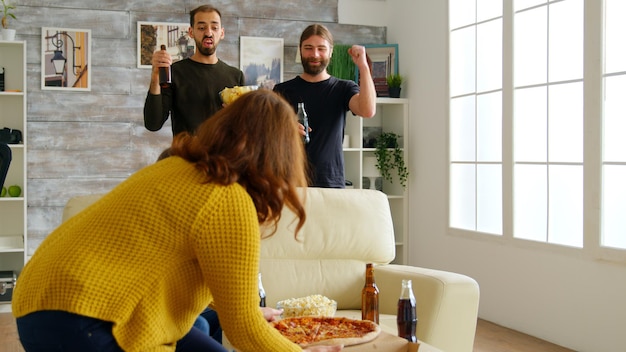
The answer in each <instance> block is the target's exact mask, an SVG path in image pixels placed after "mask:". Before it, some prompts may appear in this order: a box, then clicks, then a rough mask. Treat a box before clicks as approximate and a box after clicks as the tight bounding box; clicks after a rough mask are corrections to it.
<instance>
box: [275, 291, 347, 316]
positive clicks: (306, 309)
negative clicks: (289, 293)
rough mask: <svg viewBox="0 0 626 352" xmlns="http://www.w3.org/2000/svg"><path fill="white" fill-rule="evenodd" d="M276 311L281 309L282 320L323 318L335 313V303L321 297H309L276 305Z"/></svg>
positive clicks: (286, 300)
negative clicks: (311, 317)
mask: <svg viewBox="0 0 626 352" xmlns="http://www.w3.org/2000/svg"><path fill="white" fill-rule="evenodd" d="M276 309H282V310H283V314H281V317H282V318H292V317H303V316H323V317H332V316H334V315H335V312H336V311H337V301H335V300H332V299H330V298H328V297H326V296H322V295H310V296H306V297H300V298H290V299H285V300H282V301H279V302H278V303H276Z"/></svg>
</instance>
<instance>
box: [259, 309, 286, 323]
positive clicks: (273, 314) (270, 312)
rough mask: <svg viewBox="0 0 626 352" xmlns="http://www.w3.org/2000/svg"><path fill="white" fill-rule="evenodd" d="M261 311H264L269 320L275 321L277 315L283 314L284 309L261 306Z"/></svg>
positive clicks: (266, 318)
mask: <svg viewBox="0 0 626 352" xmlns="http://www.w3.org/2000/svg"><path fill="white" fill-rule="evenodd" d="M261 312H263V317H264V318H265V320H267V321H268V322H272V321H275V320H276V317H277V316H279V315H281V314H283V310H282V309H274V308H270V307H261Z"/></svg>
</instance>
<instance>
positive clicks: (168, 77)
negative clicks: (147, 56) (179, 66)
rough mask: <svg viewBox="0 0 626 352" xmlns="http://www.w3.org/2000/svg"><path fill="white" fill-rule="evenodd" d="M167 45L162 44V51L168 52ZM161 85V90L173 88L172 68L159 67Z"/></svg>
mask: <svg viewBox="0 0 626 352" xmlns="http://www.w3.org/2000/svg"><path fill="white" fill-rule="evenodd" d="M166 49H167V48H166V47H165V45H163V44H161V50H166ZM159 85H161V88H169V87H171V86H172V67H171V66H168V67H159Z"/></svg>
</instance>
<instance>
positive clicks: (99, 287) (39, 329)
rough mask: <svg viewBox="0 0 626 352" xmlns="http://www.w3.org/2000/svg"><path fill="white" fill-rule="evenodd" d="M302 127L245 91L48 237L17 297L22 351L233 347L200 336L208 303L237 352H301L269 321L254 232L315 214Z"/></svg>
mask: <svg viewBox="0 0 626 352" xmlns="http://www.w3.org/2000/svg"><path fill="white" fill-rule="evenodd" d="M296 121H297V119H296V116H295V115H294V112H293V109H292V108H291V106H290V105H289V104H288V103H287V102H286V101H284V100H283V99H282V98H281V97H279V96H278V95H277V94H275V93H273V92H271V91H269V90H259V91H255V92H251V93H247V94H245V95H243V96H241V97H240V98H239V99H237V100H236V101H235V102H234V103H232V104H230V105H229V106H227V107H226V108H224V109H222V110H220V111H219V112H218V113H217V114H215V115H214V116H213V117H211V118H210V119H208V120H206V121H205V122H204V123H203V124H202V125H201V126H200V127H199V128H198V130H197V131H196V134H195V135H194V136H191V135H189V134H186V133H183V134H180V135H177V136H176V137H175V139H174V141H173V143H172V148H171V155H172V156H171V157H168V158H166V159H164V160H161V161H159V162H157V163H155V164H153V165H150V166H148V167H146V168H144V169H142V170H139V171H138V172H137V173H135V174H133V175H132V176H130V177H129V178H128V179H127V180H125V181H124V182H122V183H121V184H120V185H118V186H117V187H116V188H114V189H113V190H112V191H111V192H109V193H108V194H107V195H105V196H103V197H102V198H101V199H100V200H99V201H97V202H96V203H94V204H93V205H91V206H90V207H88V208H87V209H85V210H84V211H82V212H81V213H79V214H77V215H76V216H74V217H72V218H71V219H69V220H68V221H66V222H65V223H63V224H62V225H61V226H59V227H58V228H57V229H56V230H55V231H53V232H52V233H51V234H50V235H49V236H48V237H47V238H46V239H45V240H44V241H43V242H42V243H41V245H40V246H39V248H38V249H37V250H36V252H35V253H34V255H33V257H32V259H31V260H30V261H29V262H28V264H27V265H26V266H25V267H24V270H23V271H22V273H21V274H20V276H19V278H18V281H17V285H16V288H15V293H14V296H13V313H14V315H15V317H16V318H17V326H18V332H19V335H20V340H21V342H22V344H23V346H24V348H25V350H26V351H27V352H31V351H44V350H45V351H49V350H50V349H49V348H50V346H57V349H55V351H81V352H82V351H192V350H195V351H200V350H201V351H225V350H224V348H223V347H222V346H221V345H219V344H217V343H216V342H215V341H214V340H212V339H211V337H209V336H207V335H206V334H204V333H201V332H200V331H199V330H197V329H196V328H192V325H193V323H194V320H195V319H196V317H198V315H199V314H200V312H202V310H203V309H204V308H205V307H206V306H207V305H210V306H211V307H212V308H214V309H215V310H216V311H217V313H218V314H219V317H220V322H221V324H222V328H223V329H224V331H225V332H226V333H227V334H228V338H229V340H230V341H231V343H232V344H233V345H234V346H235V347H236V348H237V349H239V350H241V351H255V352H263V351H280V352H285V351H299V350H301V349H300V347H298V346H297V345H295V344H293V343H291V342H290V341H288V340H287V339H285V338H284V337H282V336H281V335H280V334H279V333H278V331H276V330H275V329H273V328H271V327H270V326H269V324H268V323H267V321H266V319H265V318H264V316H263V314H262V312H261V310H260V309H259V306H258V303H259V297H258V291H257V274H258V269H259V250H260V241H261V235H260V230H259V224H266V223H269V224H270V225H271V224H275V222H276V221H278V218H279V217H280V213H281V210H282V208H283V206H287V207H289V208H290V209H291V210H293V211H294V212H295V213H296V214H297V215H298V218H299V221H298V224H297V230H299V229H300V228H301V227H302V225H303V223H304V221H305V219H306V214H305V212H304V208H303V206H302V200H301V199H300V195H301V193H300V192H299V191H298V187H304V186H305V185H306V184H307V182H306V177H305V169H304V165H305V162H304V159H303V158H304V151H303V146H302V140H301V137H300V135H299V134H298V132H297V131H298V124H297V122H296ZM296 233H297V232H296ZM294 236H295V234H294ZM294 240H295V239H294ZM340 349H341V347H316V348H311V349H310V351H338V350H340Z"/></svg>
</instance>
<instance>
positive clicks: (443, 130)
mask: <svg viewBox="0 0 626 352" xmlns="http://www.w3.org/2000/svg"><path fill="white" fill-rule="evenodd" d="M343 1H346V0H343ZM362 1H365V2H367V1H366V0H361V1H359V0H352V2H355V3H361V2H362ZM341 3H342V0H340V4H341ZM385 3H386V7H387V9H386V11H384V12H379V13H377V14H376V13H374V14H371V17H374V18H375V19H376V20H380V14H381V13H384V14H385V16H386V19H385V23H386V25H387V27H388V33H387V35H388V38H387V41H388V43H398V44H399V58H400V64H399V67H400V73H401V74H404V75H406V76H407V77H408V78H407V82H406V85H405V87H404V89H403V90H402V92H403V95H404V96H405V97H407V98H409V99H410V100H411V107H410V110H411V112H410V115H411V117H410V122H409V124H410V126H409V130H410V132H411V135H410V137H411V140H410V148H411V153H410V157H411V159H410V171H411V178H410V185H411V189H410V208H409V211H410V213H411V216H410V217H409V218H410V219H411V220H410V224H409V233H410V234H411V239H410V243H409V251H410V262H411V264H413V265H419V266H425V267H430V268H436V269H443V270H450V271H456V272H460V273H464V274H467V275H469V276H471V277H473V278H475V279H476V280H477V281H478V283H479V284H480V288H481V300H480V311H479V316H480V317H481V318H483V319H486V320H489V321H492V322H495V323H497V324H500V325H503V326H506V327H510V328H513V329H515V330H518V331H522V332H525V333H528V334H530V335H533V336H537V337H539V338H542V339H545V340H548V341H551V342H553V343H556V344H559V345H562V346H565V347H568V348H571V349H574V350H577V351H590V352H591V351H593V352H613V351H624V350H626V266H624V265H623V264H614V263H608V262H602V261H595V260H593V259H589V258H586V257H581V256H572V255H569V254H566V253H562V252H557V251H551V250H547V249H545V248H541V247H538V248H537V247H533V246H528V245H524V244H523V243H520V244H519V245H518V244H515V245H502V244H501V243H499V242H496V241H489V240H482V239H481V240H479V239H467V238H461V237H455V236H451V235H448V234H447V233H446V227H447V226H446V223H447V218H446V199H445V198H446V196H447V194H448V191H447V188H446V179H447V174H446V172H447V169H446V162H447V80H448V77H447V70H446V69H447V45H448V44H447V1H444V0H386V1H385ZM347 13H356V11H352V12H350V11H348V12H347ZM361 15H362V14H361ZM383 17H384V16H383ZM362 18H363V20H367V17H366V16H363V17H362ZM339 20H340V21H342V20H343V19H342V17H341V16H340V17H339ZM350 20H351V21H355V22H356V21H357V20H358V19H356V18H351V19H350ZM365 23H366V22H363V24H365Z"/></svg>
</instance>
